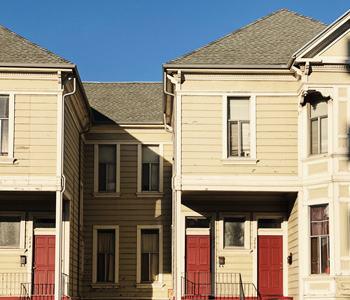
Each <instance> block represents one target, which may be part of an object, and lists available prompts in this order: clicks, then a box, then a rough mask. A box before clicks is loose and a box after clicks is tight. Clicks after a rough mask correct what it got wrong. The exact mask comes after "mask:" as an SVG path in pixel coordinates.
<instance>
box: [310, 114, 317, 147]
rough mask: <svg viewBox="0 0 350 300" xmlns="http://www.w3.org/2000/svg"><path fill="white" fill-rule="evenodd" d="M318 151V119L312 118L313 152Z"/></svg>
mask: <svg viewBox="0 0 350 300" xmlns="http://www.w3.org/2000/svg"><path fill="white" fill-rule="evenodd" d="M317 153H318V120H317V119H316V120H311V154H317Z"/></svg>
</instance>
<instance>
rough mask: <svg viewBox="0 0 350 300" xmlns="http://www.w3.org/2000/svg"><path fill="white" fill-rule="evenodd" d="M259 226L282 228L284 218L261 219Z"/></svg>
mask: <svg viewBox="0 0 350 300" xmlns="http://www.w3.org/2000/svg"><path fill="white" fill-rule="evenodd" d="M258 228H282V219H281V218H279V219H259V220H258Z"/></svg>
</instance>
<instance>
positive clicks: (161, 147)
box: [136, 143, 164, 197]
mask: <svg viewBox="0 0 350 300" xmlns="http://www.w3.org/2000/svg"><path fill="white" fill-rule="evenodd" d="M142 146H159V185H158V191H143V190H142ZM163 152H164V145H163V144H160V143H147V144H138V145H137V193H136V195H137V196H138V197H157V196H162V195H163V194H164V193H163V164H164V162H163Z"/></svg>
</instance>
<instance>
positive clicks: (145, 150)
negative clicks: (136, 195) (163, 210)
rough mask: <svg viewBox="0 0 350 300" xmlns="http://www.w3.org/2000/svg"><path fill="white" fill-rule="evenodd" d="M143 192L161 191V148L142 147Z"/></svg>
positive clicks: (152, 146)
mask: <svg viewBox="0 0 350 300" xmlns="http://www.w3.org/2000/svg"><path fill="white" fill-rule="evenodd" d="M142 191H157V192H158V191H159V146H154V145H142Z"/></svg>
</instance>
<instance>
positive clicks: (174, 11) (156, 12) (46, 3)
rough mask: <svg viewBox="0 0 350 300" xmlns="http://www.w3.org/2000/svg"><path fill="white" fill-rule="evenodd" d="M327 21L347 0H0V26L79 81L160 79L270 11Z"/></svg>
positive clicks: (347, 5)
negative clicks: (72, 68) (62, 62)
mask: <svg viewBox="0 0 350 300" xmlns="http://www.w3.org/2000/svg"><path fill="white" fill-rule="evenodd" d="M281 8H286V9H289V10H291V11H294V12H296V13H299V14H302V15H304V16H307V17H310V18H313V19H316V20H319V21H321V22H324V23H326V24H331V23H333V22H334V21H335V20H336V19H337V18H339V17H340V16H341V15H343V14H344V13H345V12H347V11H348V10H349V9H350V1H349V0H333V1H329V0H327V1H325V0H264V1H262V0H176V1H170V0H98V1H97V0H60V1H58V0H31V1H28V0H0V10H1V12H2V14H1V18H0V24H1V25H3V26H5V27H7V28H8V29H10V30H12V31H14V32H15V33H17V34H19V35H21V36H23V37H24V38H26V39H28V40H30V41H32V42H34V43H36V44H38V45H40V46H42V47H44V48H46V49H48V50H50V51H51V52H54V53H56V54H57V55H59V56H61V57H63V58H65V59H67V60H69V61H71V62H73V63H74V64H76V65H77V66H78V71H79V74H80V77H81V78H82V80H83V81H95V82H96V81H98V82H115V81H118V82H128V81H161V80H162V64H164V63H166V62H168V61H170V60H172V59H174V58H177V57H179V56H182V55H184V54H186V53H188V52H191V51H193V50H195V49H197V48H199V47H201V46H204V45H206V44H208V43H210V42H212V41H214V40H216V39H218V38H220V37H222V36H224V35H226V34H228V33H230V32H232V31H235V30H237V29H239V28H241V27H243V26H245V25H247V24H249V23H251V22H254V21H255V20H257V19H259V18H262V17H264V16H266V15H268V14H270V13H272V12H274V11H276V10H279V9H281Z"/></svg>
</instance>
